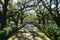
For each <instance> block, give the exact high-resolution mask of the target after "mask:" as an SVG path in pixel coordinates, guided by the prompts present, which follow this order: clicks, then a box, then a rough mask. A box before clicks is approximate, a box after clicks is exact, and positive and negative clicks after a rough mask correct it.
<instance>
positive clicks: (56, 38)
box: [34, 24, 60, 40]
mask: <svg viewBox="0 0 60 40" xmlns="http://www.w3.org/2000/svg"><path fill="white" fill-rule="evenodd" d="M34 25H35V26H36V27H37V28H38V29H40V30H41V31H42V32H44V33H45V34H46V35H47V36H48V37H50V38H51V40H60V30H59V29H55V28H52V27H50V26H41V25H39V24H34Z"/></svg>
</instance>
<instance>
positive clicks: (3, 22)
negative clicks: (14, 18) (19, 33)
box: [0, 0, 9, 30]
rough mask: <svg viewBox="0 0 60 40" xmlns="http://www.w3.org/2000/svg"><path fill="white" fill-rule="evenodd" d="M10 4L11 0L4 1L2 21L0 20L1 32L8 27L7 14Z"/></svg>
mask: <svg viewBox="0 0 60 40" xmlns="http://www.w3.org/2000/svg"><path fill="white" fill-rule="evenodd" d="M8 2H9V0H4V4H3V12H2V13H1V17H0V19H1V20H0V23H1V27H0V30H1V29H3V28H4V27H5V26H6V13H7V5H8Z"/></svg>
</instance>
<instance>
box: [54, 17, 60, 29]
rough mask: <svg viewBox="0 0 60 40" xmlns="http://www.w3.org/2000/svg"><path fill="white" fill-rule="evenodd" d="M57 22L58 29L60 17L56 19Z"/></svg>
mask: <svg viewBox="0 0 60 40" xmlns="http://www.w3.org/2000/svg"><path fill="white" fill-rule="evenodd" d="M55 22H56V24H57V26H58V28H60V17H56V18H55Z"/></svg>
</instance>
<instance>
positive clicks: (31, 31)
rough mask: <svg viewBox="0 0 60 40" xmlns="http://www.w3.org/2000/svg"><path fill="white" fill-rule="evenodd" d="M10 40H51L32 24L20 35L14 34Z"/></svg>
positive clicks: (19, 32) (24, 28)
mask: <svg viewBox="0 0 60 40" xmlns="http://www.w3.org/2000/svg"><path fill="white" fill-rule="evenodd" d="M8 40H50V39H49V38H48V37H47V36H46V35H45V34H44V33H42V32H41V31H40V30H39V29H38V28H36V27H34V25H32V24H26V26H25V27H23V28H22V29H20V30H19V31H18V33H16V34H14V35H13V36H12V37H10V38H9V39H8Z"/></svg>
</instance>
